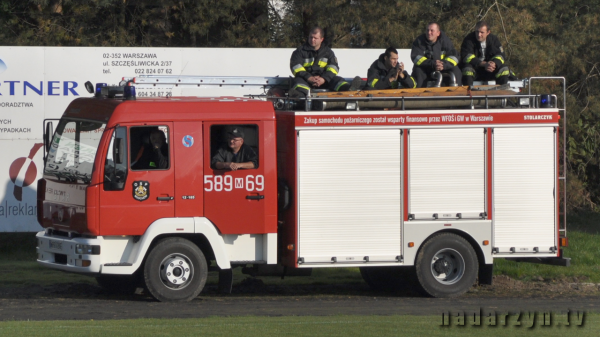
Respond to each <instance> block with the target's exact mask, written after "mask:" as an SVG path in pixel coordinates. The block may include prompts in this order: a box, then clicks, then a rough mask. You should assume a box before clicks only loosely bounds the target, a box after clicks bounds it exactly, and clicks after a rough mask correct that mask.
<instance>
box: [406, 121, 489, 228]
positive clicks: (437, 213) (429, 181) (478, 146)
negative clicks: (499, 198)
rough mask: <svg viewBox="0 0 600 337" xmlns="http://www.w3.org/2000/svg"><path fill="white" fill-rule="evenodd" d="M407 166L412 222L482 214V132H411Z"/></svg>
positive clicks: (473, 216) (417, 130)
mask: <svg viewBox="0 0 600 337" xmlns="http://www.w3.org/2000/svg"><path fill="white" fill-rule="evenodd" d="M408 165H409V214H411V218H413V219H416V220H432V219H435V218H450V219H457V218H459V216H458V215H459V214H460V218H463V219H473V218H474V219H478V218H479V217H480V214H482V213H483V212H485V134H484V132H483V128H472V129H471V128H469V129H413V130H410V134H409V160H408Z"/></svg>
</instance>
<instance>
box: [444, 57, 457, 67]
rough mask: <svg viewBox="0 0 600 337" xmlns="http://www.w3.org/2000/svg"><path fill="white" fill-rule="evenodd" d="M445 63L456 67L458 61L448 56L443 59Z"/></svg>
mask: <svg viewBox="0 0 600 337" xmlns="http://www.w3.org/2000/svg"><path fill="white" fill-rule="evenodd" d="M445 60H446V61H448V62H450V63H452V65H454V66H456V65H457V64H458V59H457V58H456V57H454V56H448V57H446V59H445Z"/></svg>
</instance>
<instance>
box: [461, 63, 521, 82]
mask: <svg viewBox="0 0 600 337" xmlns="http://www.w3.org/2000/svg"><path fill="white" fill-rule="evenodd" d="M509 75H510V71H509V68H508V67H507V66H502V67H500V68H496V70H494V72H492V73H490V72H488V71H485V69H484V68H481V67H479V68H477V70H473V67H471V66H470V65H466V66H463V68H462V76H463V79H462V80H463V84H464V85H468V86H472V85H473V81H496V84H506V83H508V76H509Z"/></svg>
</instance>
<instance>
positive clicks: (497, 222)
mask: <svg viewBox="0 0 600 337" xmlns="http://www.w3.org/2000/svg"><path fill="white" fill-rule="evenodd" d="M493 144H494V145H493V148H494V149H493V154H494V164H493V184H494V188H493V198H494V199H493V200H494V201H493V202H494V209H493V224H494V240H493V246H494V247H496V248H498V253H500V254H502V253H507V254H511V253H512V252H511V248H513V249H514V253H519V254H537V255H539V254H540V253H550V252H551V249H550V248H551V247H554V246H556V222H555V221H556V214H555V212H556V210H555V206H556V202H555V199H554V191H555V184H556V181H555V177H556V173H555V170H556V157H555V155H556V134H555V133H554V128H553V127H533V128H510V129H509V128H496V129H494V133H493ZM535 247H537V248H538V253H535V252H534V248H535ZM514 253H512V254H514Z"/></svg>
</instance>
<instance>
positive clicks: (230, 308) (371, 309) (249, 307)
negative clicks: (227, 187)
mask: <svg viewBox="0 0 600 337" xmlns="http://www.w3.org/2000/svg"><path fill="white" fill-rule="evenodd" d="M205 290H206V292H205V295H203V296H200V297H198V298H197V299H196V300H194V301H191V302H189V303H159V302H156V301H154V300H153V299H152V298H150V297H149V296H147V295H144V294H138V295H131V296H117V295H111V294H108V293H106V292H105V291H104V290H102V289H101V288H99V287H98V286H95V285H93V284H62V285H55V286H50V287H41V286H34V287H28V288H27V290H24V289H23V288H1V289H0V320H90V319H94V320H103V319H128V318H131V319H135V318H196V317H207V316H219V315H222V316H236V315H268V316H289V315H299V316H301V315H317V316H322V315H341V314H348V315H402V314H411V315H441V314H442V313H443V312H465V313H471V312H479V311H480V310H481V311H482V312H483V313H484V314H487V313H488V312H496V313H498V314H501V313H518V312H521V313H522V312H537V313H539V312H544V311H552V312H554V313H561V312H566V311H567V310H571V311H574V310H576V311H585V312H600V296H599V295H598V294H597V293H593V294H592V295H590V294H585V293H567V294H564V293H563V294H554V293H552V294H545V293H544V292H543V291H537V292H531V291H527V292H525V293H524V292H522V291H516V292H514V293H512V294H511V293H510V292H509V293H506V292H502V294H497V292H496V293H495V292H494V291H488V290H485V289H484V290H479V291H474V292H470V293H468V294H466V295H465V296H463V297H461V298H458V299H436V298H427V297H422V296H420V295H418V294H415V293H413V292H411V291H406V292H404V293H398V294H391V295H390V294H384V293H376V292H372V291H370V290H369V289H368V288H367V287H366V286H365V285H363V284H348V285H335V286H330V285H329V286H328V285H323V286H319V285H317V286H315V285H311V286H295V287H289V288H282V287H268V286H262V287H261V286H258V287H256V286H250V287H239V288H238V289H234V293H233V294H231V295H219V294H217V293H216V287H213V288H211V287H209V288H208V289H205ZM315 294H316V295H315Z"/></svg>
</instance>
